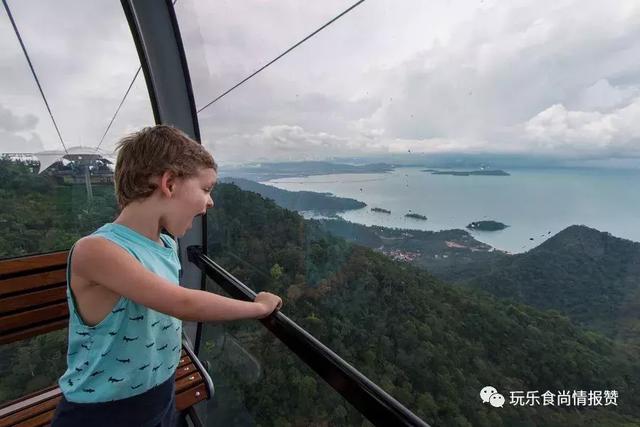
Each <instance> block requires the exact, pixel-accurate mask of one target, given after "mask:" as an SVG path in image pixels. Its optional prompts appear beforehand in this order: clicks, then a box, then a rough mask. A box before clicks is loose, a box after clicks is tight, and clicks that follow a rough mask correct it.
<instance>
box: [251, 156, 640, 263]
mask: <svg viewBox="0 0 640 427" xmlns="http://www.w3.org/2000/svg"><path fill="white" fill-rule="evenodd" d="M423 169H426V168H424V167H403V168H397V169H395V170H394V171H392V172H389V173H373V174H336V175H317V176H309V177H297V178H282V179H275V180H270V181H265V182H262V183H263V184H267V185H272V186H275V187H278V188H281V189H285V190H290V191H302V190H306V191H315V192H321V193H332V194H334V195H336V196H339V197H350V198H353V199H357V200H360V201H362V202H365V203H366V204H367V205H368V206H367V207H366V208H363V209H358V210H352V211H347V212H343V213H340V214H338V215H339V216H340V217H342V218H344V219H345V220H347V221H351V222H355V223H359V224H364V225H380V226H384V227H396V228H405V229H419V230H432V231H438V230H447V229H453V228H462V229H465V227H466V226H467V225H468V224H470V223H471V222H474V221H481V220H495V221H499V222H502V223H504V224H507V225H508V226H509V227H508V228H506V229H504V230H500V231H470V232H471V234H472V235H473V236H474V237H475V238H476V239H477V240H479V241H481V242H484V243H487V244H489V245H491V246H493V247H495V248H497V249H501V250H504V251H508V252H510V253H520V252H525V251H527V250H529V249H531V248H533V247H535V246H537V245H539V244H540V243H542V242H543V241H544V240H546V239H548V238H549V237H551V236H553V235H554V234H556V233H558V232H559V231H561V230H563V229H564V228H566V227H568V226H570V225H574V224H581V225H586V226H588V227H592V228H595V229H598V230H600V231H606V232H609V233H611V234H613V235H614V236H617V237H622V238H625V239H630V240H634V241H640V191H639V190H638V187H637V186H638V185H639V184H640V170H613V169H607V170H603V169H514V170H507V172H509V173H510V174H511V175H510V176H452V175H432V174H431V173H430V172H422V170H423ZM373 207H379V208H383V209H387V210H390V211H391V214H385V213H378V212H372V211H371V208H373ZM407 213H417V214H421V215H424V216H426V217H427V220H426V221H424V220H420V219H413V218H407V217H405V214H407ZM305 216H306V217H313V214H312V213H305Z"/></svg>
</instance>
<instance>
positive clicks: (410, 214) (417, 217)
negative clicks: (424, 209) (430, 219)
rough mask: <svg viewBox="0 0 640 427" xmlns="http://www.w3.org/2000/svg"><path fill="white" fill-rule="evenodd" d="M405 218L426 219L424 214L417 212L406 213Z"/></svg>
mask: <svg viewBox="0 0 640 427" xmlns="http://www.w3.org/2000/svg"><path fill="white" fill-rule="evenodd" d="M405 216H406V217H407V218H415V219H421V220H426V219H427V217H426V216H424V215H420V214H417V213H408V214H406V215H405Z"/></svg>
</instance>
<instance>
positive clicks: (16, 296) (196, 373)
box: [0, 251, 214, 427]
mask: <svg viewBox="0 0 640 427" xmlns="http://www.w3.org/2000/svg"><path fill="white" fill-rule="evenodd" d="M67 255H68V252H67V251H63V252H55V253H51V254H45V255H36V256H30V257H25V258H18V259H9V260H4V261H0V345H2V344H9V343H13V342H16V341H22V340H25V339H28V338H31V337H34V336H36V335H40V334H44V333H47V332H51V331H55V330H59V329H64V328H66V327H67V324H68V321H69V311H68V306H67V298H66V267H67ZM65 350H66V349H65ZM60 374H61V375H62V372H61V373H60ZM213 393H214V389H213V383H212V381H211V378H210V376H209V374H208V373H207V371H206V369H205V368H204V367H203V366H202V364H201V363H200V361H199V360H198V358H197V357H196V355H195V354H194V353H193V351H192V350H191V345H190V343H189V342H188V340H187V339H186V337H183V344H182V354H181V359H180V364H179V366H178V368H177V369H176V407H177V409H178V411H186V410H188V409H189V408H191V407H192V406H193V405H195V404H196V403H198V402H200V401H203V400H207V399H210V398H211V397H212V396H213ZM60 398H61V392H60V388H59V387H57V386H55V385H54V386H51V387H48V388H46V389H44V390H39V391H37V392H34V393H31V394H29V395H27V396H23V397H21V398H19V399H17V400H13V401H11V402H6V403H4V404H2V406H0V427H4V426H14V425H21V426H22V425H24V426H42V425H46V424H48V423H49V422H50V421H51V419H52V417H53V414H54V411H55V408H56V405H57V404H58V401H59V400H60Z"/></svg>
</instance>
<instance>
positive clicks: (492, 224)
mask: <svg viewBox="0 0 640 427" xmlns="http://www.w3.org/2000/svg"><path fill="white" fill-rule="evenodd" d="M507 227H508V225H506V224H503V223H501V222H498V221H474V222H472V223H471V224H469V225H467V228H468V229H470V230H479V231H498V230H504V229H505V228H507Z"/></svg>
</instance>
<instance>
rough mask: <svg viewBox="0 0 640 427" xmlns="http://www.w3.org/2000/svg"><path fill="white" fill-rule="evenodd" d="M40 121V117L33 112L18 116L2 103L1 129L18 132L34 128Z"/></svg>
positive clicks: (0, 113) (0, 111)
mask: <svg viewBox="0 0 640 427" xmlns="http://www.w3.org/2000/svg"><path fill="white" fill-rule="evenodd" d="M37 123H38V118H37V117H36V116H34V115H33V114H26V115H24V116H17V115H15V114H14V113H13V112H12V111H11V110H9V109H8V108H6V107H5V106H4V105H2V104H0V129H2V130H5V131H9V132H16V131H25V130H32V129H33V128H35V126H36V124H37Z"/></svg>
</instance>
